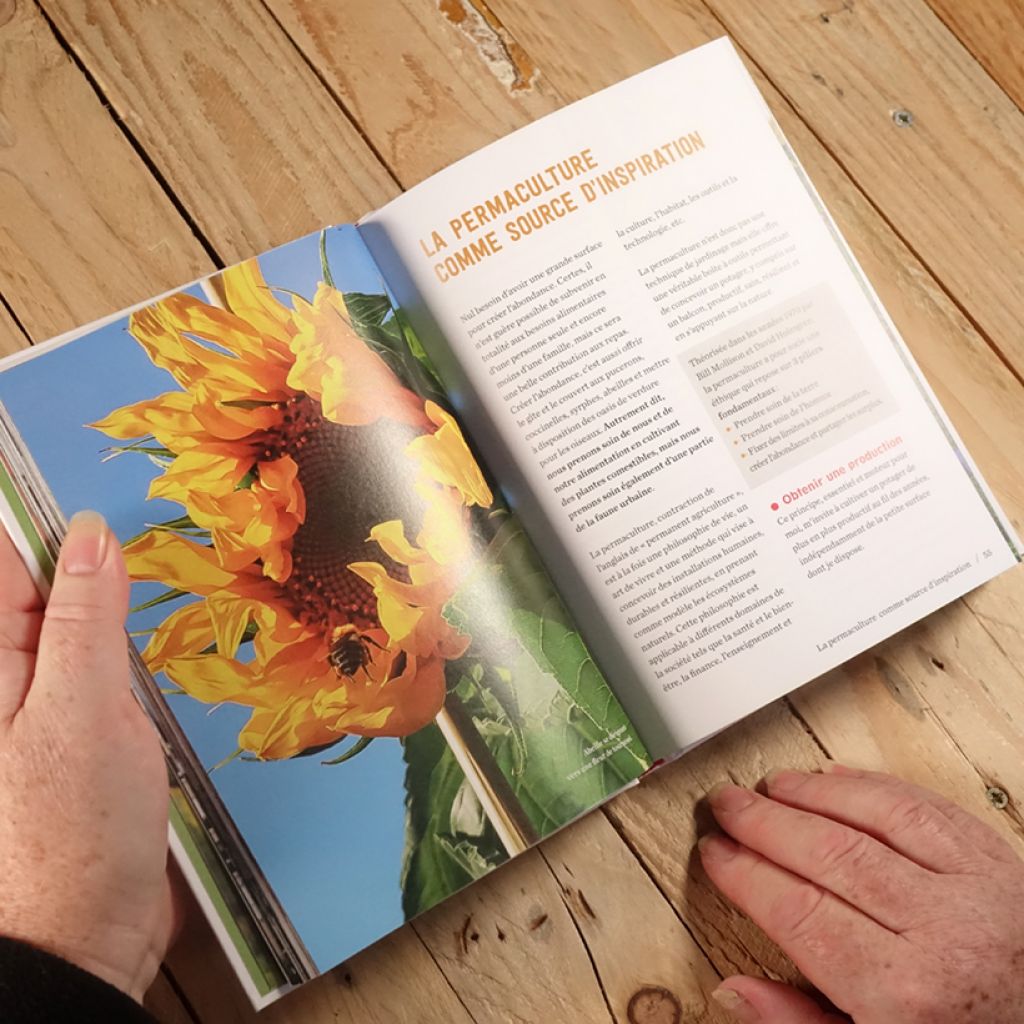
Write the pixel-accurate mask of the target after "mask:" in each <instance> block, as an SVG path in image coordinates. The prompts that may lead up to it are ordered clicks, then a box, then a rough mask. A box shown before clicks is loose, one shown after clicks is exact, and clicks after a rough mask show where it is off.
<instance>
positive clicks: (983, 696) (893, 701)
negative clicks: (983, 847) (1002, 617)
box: [792, 574, 1024, 853]
mask: <svg viewBox="0 0 1024 1024" xmlns="http://www.w3.org/2000/svg"><path fill="white" fill-rule="evenodd" d="M1018 575H1019V574H1018ZM792 700H793V702H794V704H795V705H796V707H797V708H799V710H800V712H801V714H802V715H803V717H804V718H805V720H806V721H807V722H808V724H809V725H810V726H811V728H812V729H814V731H815V733H816V734H817V735H818V736H819V737H820V738H821V740H822V742H823V743H824V744H825V745H826V746H827V747H828V749H829V750H830V751H831V752H832V753H834V754H835V755H836V756H838V757H840V758H841V759H845V760H848V761H850V762H851V763H854V764H856V765H858V766H860V767H865V768H876V769H883V770H887V771H892V772H895V773H896V774H898V775H902V776H903V777H905V778H909V779H911V780H912V781H915V782H918V783H920V784H921V785H925V786H930V787H932V788H934V789H939V790H941V791H942V792H943V793H945V794H946V795H947V796H949V797H950V798H951V799H953V800H956V802H957V803H959V804H962V805H963V806H964V807H966V808H968V809H969V810H970V811H972V812H973V813H974V814H976V815H977V816H978V817H980V818H982V820H984V821H986V822H987V823H988V824H989V825H991V826H992V827H993V828H995V829H997V830H998V831H1000V832H1001V833H1002V834H1003V835H1004V836H1005V837H1006V838H1007V839H1008V840H1010V842H1012V843H1014V844H1015V845H1016V846H1017V848H1018V849H1019V850H1021V852H1022V853H1024V770H1022V767H1021V746H1022V744H1021V726H1020V722H1021V720H1022V716H1024V673H1022V671H1021V668H1020V663H1016V664H1015V663H1014V662H1011V661H1010V660H1009V659H1008V658H1006V657H1005V655H1004V654H1003V652H1002V651H1001V650H1000V648H999V647H998V645H996V644H995V643H994V642H993V640H992V638H991V636H990V635H989V634H988V632H987V631H986V629H985V628H984V625H983V624H982V622H981V621H980V620H979V618H978V617H977V616H976V615H975V614H974V613H973V612H972V610H971V609H969V608H968V607H967V605H966V604H965V602H962V601H958V602H956V603H955V604H953V605H950V606H949V607H948V608H945V609H943V610H942V611H941V612H939V613H937V614H936V615H933V616H931V617H930V618H928V619H926V620H925V621H924V622H922V623H919V624H918V625H916V626H914V627H913V628H912V629H910V630H907V631H906V632H904V633H903V634H901V635H900V636H899V637H897V638H896V639H894V640H892V641H889V642H888V643H886V644H883V645H881V646H880V647H878V648H877V649H875V650H874V651H871V652H869V653H868V654H865V655H863V656H862V657H860V658H857V659H855V660H854V661H853V662H851V663H850V664H848V665H846V666H844V667H843V668H842V669H839V670H837V671H836V672H835V673H832V675H831V677H825V678H823V679H821V680H818V681H817V682H815V683H813V684H811V685H810V686H808V687H805V688H804V689H803V690H801V691H799V692H798V693H796V694H794V695H793V697H792ZM990 787H997V788H998V789H1000V790H1001V791H1003V792H1005V793H1006V794H1007V796H1008V797H1009V800H1010V802H1009V804H1008V805H1007V806H1005V807H1004V806H1001V801H999V800H998V799H997V804H999V806H997V805H996V804H994V803H993V801H992V799H991V797H990V796H989V795H988V791H989V789H990Z"/></svg>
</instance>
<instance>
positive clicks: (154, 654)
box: [142, 601, 214, 675]
mask: <svg viewBox="0 0 1024 1024" xmlns="http://www.w3.org/2000/svg"><path fill="white" fill-rule="evenodd" d="M213 639H214V630H213V623H212V622H211V620H210V612H209V609H208V608H207V607H206V602H205V601H193V602H192V603H191V604H187V605H185V606H184V607H183V608H178V609H177V610H175V611H174V612H172V613H171V614H170V615H168V616H167V618H166V619H164V621H163V622H161V623H160V625H159V626H158V627H157V628H156V631H155V632H154V633H153V635H152V637H150V640H149V643H148V644H147V645H146V649H145V650H144V651H143V652H142V659H143V661H145V663H146V666H147V667H148V668H149V671H150V672H152V673H153V674H154V675H155V674H156V673H157V672H161V671H163V667H164V665H165V664H166V663H167V662H168V661H169V660H170V659H171V658H178V657H183V656H187V655H193V654H200V653H201V652H202V651H204V650H205V649H206V648H207V647H209V646H210V644H211V643H213Z"/></svg>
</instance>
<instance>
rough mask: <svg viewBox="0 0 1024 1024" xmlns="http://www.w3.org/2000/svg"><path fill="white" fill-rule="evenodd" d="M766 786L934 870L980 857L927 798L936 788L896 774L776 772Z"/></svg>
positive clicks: (779, 796)
mask: <svg viewBox="0 0 1024 1024" xmlns="http://www.w3.org/2000/svg"><path fill="white" fill-rule="evenodd" d="M765 789H766V791H767V792H768V794H769V796H771V797H772V799H773V800H778V801H780V802H782V803H786V804H788V805H789V806H790V807H798V808H801V809H803V810H807V811H813V812H814V813H815V814H821V815H825V816H826V817H828V818H831V819H832V820H833V821H838V822H842V823H843V824H846V825H849V826H851V827H853V828H857V829H860V830H861V831H863V832H866V833H868V834H869V835H871V836H874V837H875V838H876V839H878V840H879V841H880V842H883V843H885V844H886V845H887V846H889V847H891V848H892V849H893V850H896V851H897V852H898V853H901V854H903V856H904V857H909V858H910V859H911V860H912V861H915V862H916V863H917V864H919V865H921V866H922V867H924V868H928V869H929V870H930V871H938V872H943V873H948V874H953V873H956V872H959V871H963V870H964V869H965V868H967V867H969V866H971V865H976V864H978V862H979V860H980V859H981V858H980V857H979V855H978V849H977V844H976V842H975V840H974V839H973V838H971V837H968V836H967V835H966V834H965V833H964V832H963V831H962V829H961V828H960V827H959V826H958V825H957V824H956V823H955V822H954V821H953V820H952V819H951V818H950V817H949V816H948V815H947V814H945V813H944V812H943V811H942V810H940V809H939V808H938V807H937V806H936V805H935V804H934V803H933V802H932V801H931V800H929V799H928V796H934V794H927V793H926V792H925V791H923V790H920V789H918V788H917V787H915V786H911V785H910V784H909V783H906V782H903V781H901V780H899V779H895V778H892V777H891V776H886V777H884V781H883V780H882V779H879V778H867V777H861V776H855V775H845V774H841V773H835V772H830V773H827V774H816V773H811V772H790V771H785V772H772V773H771V774H770V775H768V776H767V777H766V778H765ZM978 824H979V826H980V825H981V823H980V822H979V823H978ZM981 827H982V828H984V826H981Z"/></svg>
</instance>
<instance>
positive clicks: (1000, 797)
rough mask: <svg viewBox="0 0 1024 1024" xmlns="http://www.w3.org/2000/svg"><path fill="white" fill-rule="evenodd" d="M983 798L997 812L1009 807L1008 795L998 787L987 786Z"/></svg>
mask: <svg viewBox="0 0 1024 1024" xmlns="http://www.w3.org/2000/svg"><path fill="white" fill-rule="evenodd" d="M985 796H987V797H988V802H989V803H990V804H991V805H992V806H993V807H994V808H995V809H996V810H997V811H1005V810H1006V808H1007V807H1009V806H1010V794H1009V793H1007V792H1006V790H1005V789H1001V788H1000V787H999V786H989V787H988V789H986V790H985Z"/></svg>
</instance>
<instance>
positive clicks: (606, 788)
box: [0, 227, 650, 970]
mask: <svg viewBox="0 0 1024 1024" xmlns="http://www.w3.org/2000/svg"><path fill="white" fill-rule="evenodd" d="M43 364H45V372H43V369H44V366H43ZM0 401H2V402H3V403H4V406H5V408H6V409H7V411H8V413H9V414H10V416H11V417H12V419H13V420H14V422H15V423H16V424H17V427H18V430H19V431H20V433H21V435H22V436H23V438H24V439H25V443H26V445H27V447H28V448H29V450H30V451H31V453H32V456H33V458H34V460H35V461H36V463H37V464H38V466H39V468H40V471H41V472H42V474H43V476H44V477H45V479H47V480H48V481H49V483H50V485H51V487H52V489H53V492H54V495H55V497H56V499H57V502H58V504H59V505H60V506H61V508H62V509H63V510H64V512H65V513H67V514H70V513H71V512H73V511H75V510H76V509H77V508H79V507H92V508H96V509H98V510H99V511H101V512H103V513H104V515H106V517H107V519H108V521H109V522H110V523H111V525H112V527H113V528H114V530H115V532H116V533H117V534H118V537H119V538H120V540H121V541H122V544H123V551H124V556H125V561H126V564H127V568H128V572H129V575H130V577H131V579H132V581H133V602H134V604H133V608H132V612H131V615H130V618H129V623H128V629H129V632H130V634H131V637H132V640H133V642H134V643H135V644H136V646H137V648H138V650H139V651H140V653H141V657H142V660H143V661H144V663H145V666H146V668H147V669H148V672H149V673H150V674H151V675H152V676H153V677H154V679H155V680H156V682H157V683H158V685H159V687H160V691H161V692H162V694H163V700H164V701H166V703H167V706H168V707H169V709H170V711H171V713H172V714H173V715H174V716H175V718H176V720H177V721H178V722H179V723H180V726H181V728H182V730H183V731H184V734H185V736H186V737H187V739H188V742H189V743H190V744H191V746H192V747H193V748H194V750H195V752H196V755H197V756H198V758H199V759H200V760H201V762H202V765H203V769H204V771H205V773H206V776H207V778H208V779H209V782H210V784H211V785H212V786H213V787H215V788H216V790H217V792H218V793H219V795H220V797H221V798H222V799H223V801H224V803H225V804H226V806H227V808H228V810H229V812H230V814H231V816H232V818H233V820H234V822H235V824H236V825H237V827H238V830H239V833H240V836H241V840H242V841H243V842H244V843H245V844H247V847H248V848H249V849H250V850H251V852H252V855H253V857H254V858H255V861H256V862H257V863H258V864H259V868H260V870H261V871H262V873H263V875H265V877H266V879H267V882H268V883H269V885H270V886H271V887H272V888H273V890H274V892H275V894H276V896H277V898H278V899H279V900H280V904H281V906H282V907H283V908H284V910H285V913H286V914H287V915H288V917H289V920H290V922H291V925H292V926H293V927H294V928H295V930H296V932H297V934H298V935H299V936H300V938H301V941H302V942H303V943H304V944H305V946H306V947H307V948H308V950H309V952H310V955H311V957H312V959H313V961H314V962H315V963H316V966H317V968H318V969H321V970H323V969H327V968H328V967H330V966H333V965H334V964H336V963H338V962H339V961H340V960H342V959H344V958H345V957H346V956H348V955H350V954H351V953H353V952H355V951H356V950H358V949H359V948H361V947H362V946H364V945H366V944H368V943H369V942H372V941H374V940H375V939H376V938H379V937H380V936H382V935H384V934H386V933H387V932H388V931H390V930H392V929H393V928H395V927H397V926H398V925H400V924H401V923H402V922H403V921H405V920H407V919H408V918H410V917H412V916H414V915H415V914H417V913H419V912H421V911H422V910H425V909H427V908H428V907H430V906H432V905H434V904H435V903H437V902H438V901H440V900H441V899H443V898H444V897H445V896H447V895H449V894H451V893H452V892H454V891H456V890H457V889H459V888H461V887H462V886H464V885H466V884H468V883H469V882H471V881H473V880H474V879H476V878H479V877H481V876H482V875H483V874H485V873H486V872H487V871H489V870H491V869H492V868H494V867H496V866H498V865H499V864H501V863H502V862H504V861H505V860H507V859H508V857H509V856H511V855H513V854H515V853H518V852H520V851H521V850H524V849H526V848H527V847H529V846H530V845H531V844H532V843H534V842H536V841H538V840H539V839H541V838H543V837H544V836H545V835H548V834H549V833H551V832H552V831H554V830H555V829H557V828H560V827H561V826H562V825H564V824H566V823H567V822H569V821H571V820H572V819H573V818H575V817H577V816H578V815H579V814H581V813H582V812H584V811H586V810H588V809H590V808H591V807H592V806H594V805H596V804H597V803H600V802H601V801H603V800H604V799H606V798H607V797H608V796H609V795H611V794H613V793H615V792H617V791H618V790H620V789H622V788H623V787H624V786H625V785H627V784H628V783H629V782H631V781H632V780H633V779H635V778H637V777H638V776H639V775H640V774H641V773H642V772H643V771H644V770H645V769H646V768H647V767H649V764H650V760H649V757H648V755H647V753H646V751H645V750H644V748H643V746H642V744H641V743H640V741H639V739H638V737H637V736H636V733H635V731H634V730H633V727H632V726H631V724H630V723H629V720H628V719H627V717H626V715H625V713H624V712H623V710H622V708H621V707H620V706H619V704H618V702H617V701H616V699H615V698H614V696H613V695H612V692H611V690H610V688H609V686H608V683H607V681H606V680H605V678H604V676H603V675H602V674H601V671H600V669H599V668H598V666H597V665H596V663H595V662H594V660H593V659H592V658H591V656H590V653H589V650H588V649H587V646H586V643H585V641H584V639H583V637H582V636H581V633H580V630H579V628H578V626H577V624H576V623H574V621H573V619H572V617H571V615H570V614H569V612H568V610H567V608H566V606H565V604H564V602H563V600H562V598H561V596H560V595H559V593H558V591H557V589H556V587H555V584H554V582H553V581H552V579H551V576H550V575H549V573H548V572H547V571H546V569H545V566H544V565H543V563H542V561H541V559H540V558H539V556H538V554H537V552H536V550H535V548H534V546H533V544H532V543H531V541H530V539H529V538H528V536H527V534H526V533H525V532H524V529H523V527H522V524H521V522H520V520H519V518H518V516H517V515H516V514H515V512H514V511H513V510H512V509H511V508H510V506H509V504H508V503H507V501H506V500H505V498H504V497H503V495H502V492H501V489H500V486H499V482H498V481H496V480H494V479H493V478H492V477H491V475H490V473H489V471H488V470H487V468H486V465H485V463H484V461H483V459H482V457H481V455H480V453H479V452H478V451H477V450H476V449H475V447H474V445H473V442H472V438H471V437H469V436H467V434H466V432H465V431H464V429H463V426H462V424H461V422H460V416H459V409H458V407H457V403H456V402H453V400H452V397H451V396H450V395H449V393H448V392H447V391H446V389H445V387H444V385H443V383H442V381H441V380H440V379H439V377H438V374H437V372H436V370H435V368H434V365H433V364H432V362H431V360H430V358H429V357H428V355H427V352H426V351H425V349H424V346H423V344H422V342H421V340H420V338H418V337H417V335H416V333H415V332H414V331H413V329H412V327H411V325H410V323H409V321H408V319H407V317H406V316H405V315H404V313H403V311H402V310H401V309H399V308H396V307H395V306H394V305H393V303H392V302H391V300H390V298H389V296H388V291H387V288H386V286H385V284H384V282H383V281H382V280H381V278H380V275H379V273H378V271H377V268H376V267H375V265H374V264H373V262H372V260H371V259H370V257H369V254H368V253H367V252H366V250H365V248H364V247H363V245H362V242H361V240H360V238H359V235H358V232H357V231H356V230H355V229H353V228H350V227H341V228H332V229H328V230H327V231H325V232H321V233H317V234H315V235H310V236H308V237H307V238H304V239H300V240H299V241H297V242H294V243H291V244H290V245H287V246H283V247H281V248H280V249H276V250H273V251H272V252H270V253H267V254H265V255H264V256H262V257H260V258H259V259H252V260H248V261H246V262H244V263H241V264H238V265H237V266H234V267H230V268H228V269H226V270H223V271H220V272H218V273H216V274H215V275H213V276H212V277H210V278H207V279H205V280H203V281H200V282H198V283H197V284H195V285H192V286H189V287H188V288H185V289H182V290H180V291H178V292H175V293H173V294H168V295H166V296H164V297H162V298H159V299H157V300H155V301H153V302H151V303H149V304H147V305H144V306H142V307H140V308H138V309H136V310H134V311H133V312H131V313H129V314H128V315H126V316H124V317H122V318H120V319H116V320H114V321H112V322H110V323H108V324H105V325H102V326H100V327H98V328H97V329H96V330H95V331H93V332H92V333H90V334H86V335H84V336H81V337H78V338H76V339H74V340H73V341H71V342H69V343H68V344H65V345H62V346H58V347H54V348H53V349H51V350H50V351H49V352H48V353H47V355H46V358H45V359H40V360H34V361H32V360H30V361H26V362H24V363H22V364H20V365H18V366H14V367H12V368H11V369H10V370H8V371H6V372H5V373H4V374H2V375H0ZM314 883H315V884H314Z"/></svg>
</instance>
